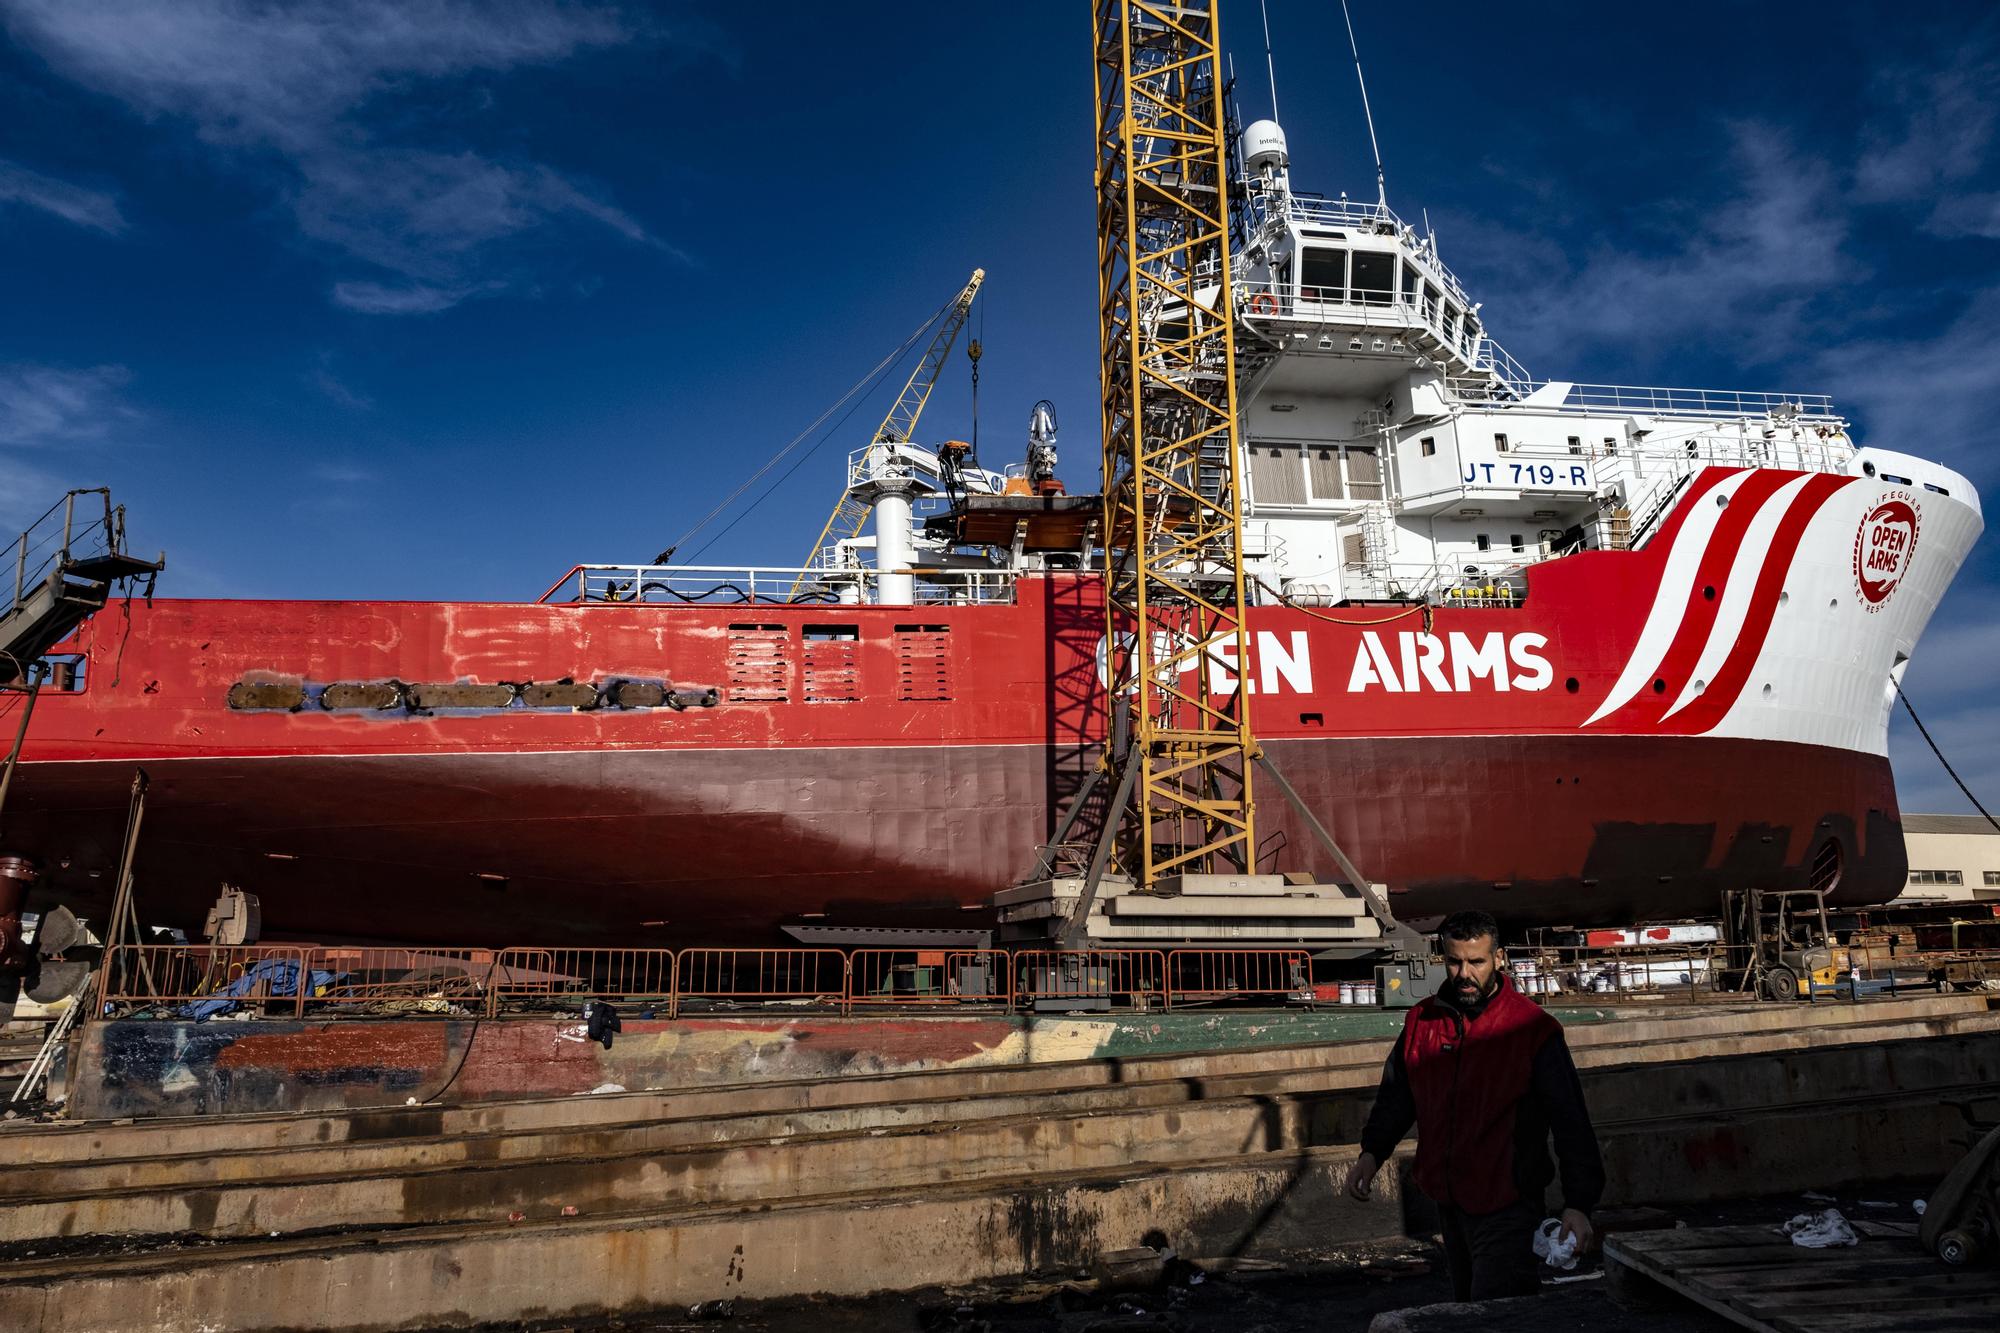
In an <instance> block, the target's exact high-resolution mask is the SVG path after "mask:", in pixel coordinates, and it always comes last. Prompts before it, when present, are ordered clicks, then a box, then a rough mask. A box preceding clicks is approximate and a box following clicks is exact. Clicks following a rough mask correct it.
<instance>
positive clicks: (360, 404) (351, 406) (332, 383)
mask: <svg viewBox="0 0 2000 1333" xmlns="http://www.w3.org/2000/svg"><path fill="white" fill-rule="evenodd" d="M308 378H309V379H310V380H311V382H312V386H313V387H314V388H316V389H318V390H319V391H320V392H321V393H323V394H325V395H326V396H327V397H328V398H330V399H332V400H333V401H334V402H336V403H338V404H340V405H341V406H342V407H344V408H346V409H347V410H348V411H350V412H368V411H372V410H374V407H375V400H374V399H373V398H370V397H369V396H368V395H367V394H365V393H358V392H356V391H355V390H354V389H351V388H349V387H348V386H347V384H346V383H345V382H343V381H342V380H341V379H340V378H339V377H338V376H336V375H335V374H334V373H333V371H332V370H330V369H329V368H328V367H327V365H326V364H325V359H322V364H320V365H319V366H317V367H315V368H314V370H313V372H312V374H311V375H310V376H309V377H308Z"/></svg>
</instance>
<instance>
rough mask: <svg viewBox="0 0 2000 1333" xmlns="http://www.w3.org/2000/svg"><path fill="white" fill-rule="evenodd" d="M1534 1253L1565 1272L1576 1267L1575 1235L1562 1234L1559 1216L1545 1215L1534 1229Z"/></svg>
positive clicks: (1552, 1266)
mask: <svg viewBox="0 0 2000 1333" xmlns="http://www.w3.org/2000/svg"><path fill="white" fill-rule="evenodd" d="M1535 1253H1536V1254H1537V1255H1539V1256H1540V1257H1541V1260H1542V1262H1543V1263H1545V1264H1547V1265H1548V1266H1549V1267H1550V1268H1560V1269H1562V1270H1563V1271H1565V1272H1567V1271H1569V1270H1570V1269H1572V1268H1575V1267H1576V1237H1575V1236H1568V1235H1564V1234H1563V1224H1562V1219H1561V1218H1558V1217H1545V1218H1543V1219H1542V1225H1541V1226H1540V1227H1539V1228H1537V1229H1536V1231H1535Z"/></svg>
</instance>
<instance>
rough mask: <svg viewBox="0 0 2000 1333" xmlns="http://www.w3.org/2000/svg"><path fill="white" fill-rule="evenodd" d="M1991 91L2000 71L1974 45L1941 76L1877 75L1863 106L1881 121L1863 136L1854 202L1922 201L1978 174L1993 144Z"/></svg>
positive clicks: (1898, 71) (1931, 72) (1904, 71)
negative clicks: (1877, 111) (1875, 112)
mask: <svg viewBox="0 0 2000 1333" xmlns="http://www.w3.org/2000/svg"><path fill="white" fill-rule="evenodd" d="M1996 84H2000V63H1996V62H1995V61H1994V60H1993V59H1992V56H1991V54H1990V52H1988V51H1985V50H1982V49H1981V48H1980V46H1978V45H1974V46H1973V47H1971V48H1969V49H1966V50H1962V51H1960V52H1958V53H1957V55H1956V57H1955V59H1954V60H1953V61H1952V63H1951V64H1950V65H1949V66H1947V67H1946V68H1945V69H1942V70H1939V69H1911V68H1903V67H1897V68H1893V69H1888V70H1884V71H1882V73H1881V74H1879V75H1878V76H1877V77H1876V78H1875V79H1874V80H1873V81H1872V86H1871V88H1870V90H1869V95H1868V100H1869V102H1870V103H1871V104H1873V105H1876V106H1880V107H1883V108H1885V113H1884V114H1883V115H1881V116H1878V117H1877V118H1876V119H1875V121H1874V122H1873V123H1871V124H1870V125H1869V126H1868V127H1867V128H1866V129H1865V130H1864V131H1863V133H1862V141H1861V154H1860V156H1859V158H1858V159H1857V160H1856V162H1855V166H1854V189H1855V193H1856V195H1857V196H1858V197H1859V198H1860V199H1862V200H1864V201H1866V202H1869V203H1900V202H1905V201H1912V200H1915V201H1924V200H1928V199H1930V198H1933V197H1934V196H1935V195H1936V194H1937V193H1938V192H1939V190H1940V189H1942V188H1943V187H1945V186H1948V185H1951V184H1954V183H1957V182H1960V181H1964V180H1967V179H1969V178H1970V177H1972V176H1973V175H1974V174H1976V173H1977V172H1978V170H1979V168H1980V166H1981V165H1982V164H1983V162H1984V161H1985V156H1986V150H1987V147H1988V146H1989V145H1990V144H1991V143H1992V140H1993V131H1994V120H1995V115H1996V111H1995V107H1994V103H1993V89H1994V87H1995V86H1996Z"/></svg>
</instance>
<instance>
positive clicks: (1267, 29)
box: [1257, 0, 1278, 120]
mask: <svg viewBox="0 0 2000 1333" xmlns="http://www.w3.org/2000/svg"><path fill="white" fill-rule="evenodd" d="M1257 8H1258V10H1259V12H1261V13H1262V14H1263V15H1264V73H1265V75H1266V76H1267V77H1268V78H1269V79H1270V80H1271V119H1272V120H1277V119H1278V66H1277V64H1276V63H1275V62H1273V61H1272V59H1271V6H1270V4H1269V3H1268V0H1257Z"/></svg>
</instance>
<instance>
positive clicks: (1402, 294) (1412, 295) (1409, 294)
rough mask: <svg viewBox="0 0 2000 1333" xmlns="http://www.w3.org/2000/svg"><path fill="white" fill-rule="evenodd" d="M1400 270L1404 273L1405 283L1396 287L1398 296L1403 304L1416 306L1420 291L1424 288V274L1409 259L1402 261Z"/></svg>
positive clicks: (1403, 280) (1402, 280)
mask: <svg viewBox="0 0 2000 1333" xmlns="http://www.w3.org/2000/svg"><path fill="white" fill-rule="evenodd" d="M1399 271H1400V273H1401V274H1402V277H1401V282H1402V284H1403V285H1402V286H1401V287H1399V288H1397V289H1396V296H1397V298H1398V299H1399V300H1400V301H1401V303H1402V304H1404V305H1406V306H1411V307H1414V306H1415V305H1416V304H1417V295H1418V293H1419V292H1421V291H1422V290H1423V286H1424V275H1423V274H1421V273H1419V272H1418V271H1417V266H1416V265H1415V264H1412V263H1411V262H1410V261H1409V260H1407V259H1405V260H1404V261H1403V262H1402V264H1401V266H1400V269H1399Z"/></svg>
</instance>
